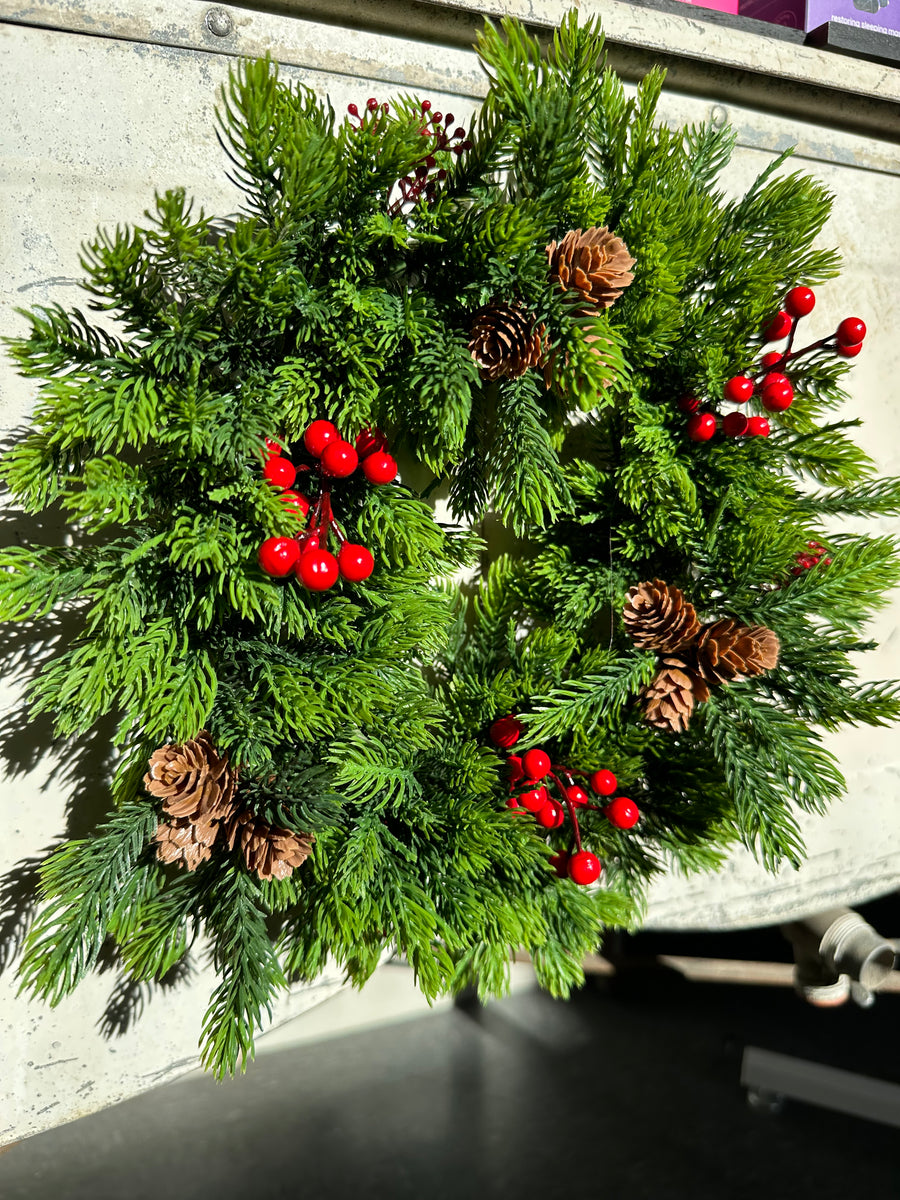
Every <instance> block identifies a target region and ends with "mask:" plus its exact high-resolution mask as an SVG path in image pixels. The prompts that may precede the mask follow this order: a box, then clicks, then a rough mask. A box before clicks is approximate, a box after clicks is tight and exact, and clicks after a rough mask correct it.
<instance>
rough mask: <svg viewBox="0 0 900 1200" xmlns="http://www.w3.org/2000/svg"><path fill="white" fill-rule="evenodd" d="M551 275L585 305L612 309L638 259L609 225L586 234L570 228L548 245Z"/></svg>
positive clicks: (628, 281) (628, 282) (595, 228)
mask: <svg viewBox="0 0 900 1200" xmlns="http://www.w3.org/2000/svg"><path fill="white" fill-rule="evenodd" d="M547 259H548V261H549V263H550V278H551V279H552V280H553V281H554V282H555V283H558V284H559V285H560V287H562V288H564V289H565V290H566V291H569V290H572V291H576V292H578V293H579V294H580V295H581V298H582V300H583V301H584V302H585V304H598V305H599V306H600V307H601V308H609V307H610V305H611V304H614V303H615V301H616V300H618V298H619V297H620V296H621V295H622V291H623V289H624V288H627V287H628V285H629V284H630V283H631V281H632V280H633V279H634V275H633V274H632V273H631V267H633V266H634V264H635V262H636V259H633V258H632V257H631V255H630V254H629V253H628V247H627V246H626V245H625V243H624V242H623V241H622V239H621V238H618V237H616V236H615V234H613V233H610V232H609V230H608V229H607V228H606V226H602V227H601V228H597V226H593V227H592V228H591V229H586V230H585V231H584V233H582V232H581V230H580V229H570V230H569V232H568V233H567V234H566V236H565V237H564V238H563V240H562V241H561V242H559V243H558V244H557V243H556V242H551V243H550V245H549V246H548V247H547Z"/></svg>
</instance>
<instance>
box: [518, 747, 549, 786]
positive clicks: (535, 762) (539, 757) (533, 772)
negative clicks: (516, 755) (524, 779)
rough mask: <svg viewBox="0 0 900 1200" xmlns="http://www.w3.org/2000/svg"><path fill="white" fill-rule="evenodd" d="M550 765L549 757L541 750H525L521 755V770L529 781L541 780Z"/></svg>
mask: <svg viewBox="0 0 900 1200" xmlns="http://www.w3.org/2000/svg"><path fill="white" fill-rule="evenodd" d="M551 765H552V764H551V762H550V755H549V754H545V753H544V751H543V750H526V751H525V753H524V754H523V755H522V769H523V770H524V772H525V774H526V775H527V776H528V778H529V779H543V778H544V776H545V775H546V774H547V772H548V771H549V770H550V767H551Z"/></svg>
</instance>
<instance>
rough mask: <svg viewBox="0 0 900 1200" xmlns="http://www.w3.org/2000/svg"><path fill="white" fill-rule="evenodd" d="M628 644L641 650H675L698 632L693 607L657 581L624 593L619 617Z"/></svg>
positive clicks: (675, 590)
mask: <svg viewBox="0 0 900 1200" xmlns="http://www.w3.org/2000/svg"><path fill="white" fill-rule="evenodd" d="M622 616H623V619H624V621H625V628H626V629H627V630H628V632H629V634H630V635H631V640H632V641H633V642H634V644H635V645H636V646H639V647H640V649H641V650H677V649H679V647H684V646H685V645H686V644H687V643H688V642H690V641H691V640H692V639H693V638H695V637H696V636H697V634H698V633H699V632H700V622H699V621H698V619H697V613H696V612H695V611H694V606H693V604H691V603H690V602H689V601H687V600H685V598H684V594H683V593H682V592H681V590H680V589H679V588H677V587H670V586H669V584H667V583H663V581H662V580H661V579H654V580H652V582H651V581H647V582H646V583H639V584H637V585H636V586H635V587H631V588H629V589H628V599H627V600H626V602H625V610H624V612H623V614H622Z"/></svg>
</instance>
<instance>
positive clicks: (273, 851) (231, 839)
mask: <svg viewBox="0 0 900 1200" xmlns="http://www.w3.org/2000/svg"><path fill="white" fill-rule="evenodd" d="M226 832H227V836H228V847H229V849H231V850H233V849H234V847H235V846H237V847H238V849H239V850H240V851H241V853H242V854H243V856H244V862H245V863H246V864H247V870H248V871H255V872H256V873H257V875H258V876H259V877H260V879H273V878H274V879H287V877H288V876H289V875H291V874H292V873H293V870H294V868H295V867H299V866H300V865H301V864H302V863H304V862H305V861H306V859H307V858H309V855H310V853H311V852H312V848H313V842H314V841H315V835H314V834H311V833H291V831H290V830H288V829H281V828H279V827H278V826H277V825H270V824H269V823H268V821H264V820H263V819H262V817H257V816H254V814H253V813H252V812H250V811H249V810H248V809H244V810H243V811H242V812H238V813H235V815H234V816H233V817H232V818H231V820H230V821H229V822H228V826H227V831H226Z"/></svg>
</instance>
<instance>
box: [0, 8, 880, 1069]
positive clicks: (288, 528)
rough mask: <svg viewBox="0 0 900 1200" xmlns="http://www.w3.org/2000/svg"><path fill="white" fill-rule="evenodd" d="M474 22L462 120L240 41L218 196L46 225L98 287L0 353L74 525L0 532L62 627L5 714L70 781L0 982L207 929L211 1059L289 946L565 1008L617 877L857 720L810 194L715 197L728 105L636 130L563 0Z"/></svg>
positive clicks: (763, 846)
mask: <svg viewBox="0 0 900 1200" xmlns="http://www.w3.org/2000/svg"><path fill="white" fill-rule="evenodd" d="M478 51H479V54H480V58H481V62H482V64H483V66H484V70H485V71H486V73H487V76H488V80H489V90H488V94H487V98H486V100H485V101H484V104H483V105H482V107H481V109H480V111H479V112H478V114H477V116H476V117H475V118H474V119H473V120H472V121H471V122H461V121H459V120H458V118H457V117H455V116H454V115H453V114H452V113H444V112H440V111H435V108H434V106H433V105H432V104H431V103H429V101H428V100H427V99H422V98H420V97H413V96H400V97H395V98H392V99H391V100H390V102H387V101H385V102H380V101H378V100H377V98H374V97H373V98H371V99H369V100H368V101H367V102H366V103H365V104H360V105H350V107H349V111H348V112H347V113H346V114H336V113H335V112H334V111H333V110H332V108H331V107H330V105H329V104H328V103H327V102H323V101H322V100H320V99H319V98H318V97H317V96H315V95H314V94H313V93H312V92H310V91H309V90H307V89H306V88H304V87H302V86H300V85H297V84H289V83H286V82H283V81H281V80H280V79H279V77H278V72H277V68H276V67H275V65H273V63H271V62H269V61H258V62H245V63H243V64H241V65H240V67H239V68H237V69H236V70H234V71H233V72H232V74H231V76H230V79H229V82H228V84H227V85H226V87H225V88H224V89H223V92H222V95H221V104H220V107H219V136H220V140H221V143H222V146H223V148H224V151H225V154H226V155H227V158H228V160H229V163H230V177H231V179H232V180H233V182H234V183H235V184H236V185H237V186H238V188H239V189H240V192H241V194H242V205H243V207H242V209H241V211H240V212H239V213H238V214H237V215H235V216H232V217H229V218H227V219H217V218H214V217H211V216H209V215H207V214H206V213H205V212H203V211H202V210H199V209H196V208H194V207H193V205H192V203H191V201H190V200H189V199H188V197H187V196H186V195H185V193H184V192H183V191H170V192H166V193H165V194H164V195H159V196H157V197H156V201H155V205H154V207H153V209H152V210H151V211H150V212H148V214H147V221H146V223H145V224H144V225H142V226H140V227H137V226H136V227H131V226H119V227H117V228H116V230H114V231H109V230H108V231H101V232H99V233H98V234H97V236H96V237H95V238H94V240H93V241H91V242H90V243H88V244H87V245H86V246H85V248H84V253H83V267H84V273H85V283H84V286H85V288H86V290H87V292H88V294H89V296H90V301H89V305H88V307H89V308H90V309H91V310H92V311H93V312H94V313H95V314H102V315H100V316H97V317H92V316H89V315H85V314H84V313H82V312H81V311H78V310H74V309H73V310H64V309H62V308H60V307H49V308H43V309H40V310H37V311H34V312H31V313H29V314H28V318H29V322H30V326H29V332H28V333H27V335H25V336H23V337H21V338H18V339H15V340H12V341H11V342H10V345H11V348H12V353H13V354H14V356H15V359H16V361H17V364H18V368H19V370H20V371H21V373H22V374H23V375H25V376H26V377H28V378H30V379H33V380H34V382H35V388H36V407H35V411H34V417H33V424H32V426H31V428H30V429H28V430H26V431H23V432H22V434H21V436H19V437H17V439H16V440H15V442H14V444H13V445H12V446H11V448H10V449H9V451H8V453H7V454H6V457H5V460H4V465H3V475H4V477H5V480H6V483H7V485H8V488H9V490H10V492H11V493H12V496H13V497H14V499H15V501H16V502H17V503H18V505H19V506H20V507H21V508H22V509H23V510H24V511H26V512H28V513H31V514H39V513H46V512H48V510H52V511H53V512H55V513H59V514H61V515H62V517H63V518H64V519H65V521H66V522H68V524H69V527H70V530H71V534H72V536H70V537H67V538H66V539H65V540H64V542H63V544H60V545H52V546H51V545H47V546H42V545H31V544H29V545H20V546H13V547H11V548H7V549H5V550H4V551H3V552H2V557H0V566H2V573H0V618H2V619H4V620H8V621H14V620H15V621H29V620H32V621H34V620H43V619H51V618H52V619H59V620H61V621H63V624H64V626H65V628H67V629H71V630H73V632H72V635H71V636H69V637H66V638H64V639H61V640H59V641H57V642H55V643H54V645H53V649H52V652H51V653H50V654H49V656H48V657H47V659H46V661H44V662H43V663H42V664H41V669H40V671H39V672H38V673H37V677H36V679H35V681H34V683H33V686H32V690H31V703H32V712H33V713H35V714H39V713H42V712H47V713H50V714H52V716H53V719H54V721H55V729H56V733H57V735H58V737H59V738H61V739H70V738H71V739H79V738H83V737H84V736H85V735H87V734H89V733H91V732H92V731H93V732H94V733H95V734H96V731H97V730H98V728H99V729H102V730H106V729H109V730H111V733H110V738H109V748H110V755H111V764H112V765H111V770H110V788H111V802H110V805H109V811H108V815H107V816H106V817H105V818H104V819H103V820H102V821H101V822H100V823H99V824H98V826H97V827H96V828H95V829H94V831H93V832H92V833H91V835H90V836H88V837H86V838H78V839H74V840H69V841H67V842H65V843H64V844H63V845H61V846H60V847H59V848H58V849H56V850H55V851H54V852H53V853H52V854H50V856H49V857H48V859H47V860H46V862H45V863H44V865H43V868H42V871H41V893H42V898H43V904H42V908H41V910H40V912H39V913H38V915H37V916H36V918H35V920H34V922H33V925H32V927H31V930H30V932H29V934H28V937H27V940H26V944H25V948H24V955H23V959H22V963H21V968H20V970H21V974H22V978H23V981H24V985H25V986H26V988H28V989H30V991H31V992H32V993H33V994H35V995H36V996H39V997H42V998H44V999H47V1000H49V1001H50V1002H51V1003H55V1002H57V1001H59V1000H60V999H61V998H62V997H63V996H64V995H66V994H67V993H68V992H69V991H70V990H71V989H72V988H74V987H75V986H76V984H77V983H78V981H79V980H80V979H81V978H82V977H83V976H84V975H85V973H86V972H88V971H89V970H91V968H92V967H93V966H94V965H95V963H96V962H97V959H98V955H100V953H101V949H102V948H103V947H104V945H105V943H107V942H108V940H109V939H112V942H113V943H114V944H115V947H116V950H117V953H118V955H119V958H120V960H121V963H122V964H123V967H124V969H125V970H126V971H127V972H128V974H129V976H130V977H131V978H132V979H133V980H136V981H144V980H152V979H159V978H162V977H164V976H166V975H167V974H168V973H170V972H172V971H173V970H174V969H175V968H176V967H177V966H178V965H179V964H180V963H182V962H183V961H184V960H185V958H186V956H187V955H189V954H190V953H191V952H192V948H194V949H196V948H197V947H205V952H206V953H208V954H209V955H210V956H211V959H212V961H213V962H214V964H215V967H216V970H217V972H218V980H219V982H218V985H217V987H216V989H215V992H214V993H213V996H212V998H211V1002H210V1007H209V1011H208V1013H207V1017H206V1021H205V1025H204V1030H203V1034H202V1047H203V1048H202V1053H203V1060H204V1062H205V1064H206V1065H207V1066H208V1067H209V1068H211V1069H212V1070H213V1071H214V1072H216V1073H217V1074H223V1073H227V1072H230V1071H233V1070H234V1069H235V1068H236V1067H237V1066H238V1064H242V1063H243V1062H245V1060H246V1058H247V1056H248V1055H249V1054H251V1053H252V1048H253V1036H254V1033H255V1031H256V1030H257V1029H258V1028H259V1027H260V1025H261V1022H262V1020H263V1015H264V1013H265V1011H266V1009H267V1007H268V1006H269V1005H270V1003H271V1000H272V998H273V996H274V995H275V994H276V993H277V992H278V991H279V990H280V989H283V988H285V987H287V986H288V985H289V983H290V982H291V981H293V980H303V979H312V978H314V977H316V976H317V975H318V974H319V973H320V972H321V971H322V970H323V968H324V967H325V965H326V961H328V960H329V959H333V960H336V961H337V962H338V963H339V964H340V965H341V966H342V968H343V969H344V970H345V971H346V973H347V975H348V977H349V978H350V979H352V980H353V981H354V982H356V983H361V982H362V981H364V980H365V979H366V978H367V977H368V976H369V975H370V974H371V972H372V971H373V970H374V968H375V967H376V965H377V964H378V963H379V961H380V959H381V958H382V956H383V954H384V952H385V951H386V949H388V948H390V947H395V948H396V949H397V950H399V951H400V952H401V953H402V954H403V955H405V956H406V957H407V959H408V960H409V962H410V963H411V965H412V967H413V968H414V970H415V974H416V977H417V980H418V984H419V986H420V987H421V988H422V989H423V990H424V991H425V993H427V995H428V996H430V997H433V996H436V995H438V994H439V993H442V992H445V991H447V990H454V989H460V988H462V987H464V986H467V985H469V984H471V983H473V982H474V983H476V984H477V987H478V989H479V992H480V994H481V995H482V996H488V995H493V994H497V993H499V992H501V991H502V990H503V988H504V986H505V983H506V979H507V973H508V965H509V961H510V957H511V950H515V949H516V948H524V949H525V950H526V951H527V952H528V954H529V955H530V956H531V958H532V959H533V961H534V965H535V969H536V972H537V976H538V979H539V981H540V983H541V984H542V986H544V987H545V988H547V989H549V990H550V991H551V992H552V993H553V994H554V995H559V996H564V995H566V994H567V993H568V992H569V990H570V989H571V988H572V987H573V986H576V985H578V984H579V982H581V980H582V968H581V962H582V960H583V958H584V956H585V954H587V953H588V952H590V951H591V950H593V949H594V948H595V946H596V944H597V942H598V939H599V937H600V936H601V933H602V930H603V929H604V928H605V927H609V926H628V925H633V924H635V923H637V922H638V921H639V919H640V914H641V906H642V895H643V891H644V888H645V885H646V883H647V881H648V880H649V879H650V877H652V876H653V875H654V874H655V873H657V872H659V871H661V870H663V869H668V868H670V867H673V866H676V867H679V868H681V869H684V870H689V871H696V870H706V869H710V868H714V867H716V866H717V865H718V864H719V863H721V862H722V860H723V858H724V857H725V856H726V855H727V854H728V852H729V850H730V849H731V848H732V846H733V845H734V844H736V843H739V842H743V843H745V844H746V845H748V846H751V847H753V848H754V849H755V850H756V851H757V853H758V854H759V856H760V858H761V859H762V861H763V862H764V863H765V865H766V866H768V867H774V866H776V865H777V864H778V863H780V862H782V861H784V860H788V861H790V862H792V863H794V864H797V863H798V862H799V861H800V859H801V857H802V846H801V842H800V837H799V833H798V826H797V821H796V811H797V809H798V808H799V809H804V810H815V811H820V810H822V809H824V808H825V807H826V806H827V805H828V804H829V802H831V801H832V800H834V799H836V798H838V797H839V796H840V795H841V792H842V789H843V781H842V778H841V774H840V771H839V769H838V766H837V764H836V762H835V759H834V758H833V756H832V755H831V754H830V753H829V751H828V750H827V749H826V748H825V747H824V746H823V745H822V742H821V739H820V731H821V730H826V731H827V730H832V729H834V728H835V727H836V726H837V725H839V724H840V723H842V722H847V721H849V722H860V721H863V722H868V723H870V724H876V725H877V724H884V723H886V722H889V721H891V720H894V719H895V718H896V717H897V715H898V712H900V706H898V701H897V695H896V687H895V685H893V684H871V683H867V684H860V683H858V682H857V681H856V676H855V669H854V666H853V665H852V663H851V659H850V656H851V654H855V652H857V651H859V650H864V649H869V648H871V646H870V643H866V642H865V641H863V640H861V634H860V627H861V626H862V625H863V624H864V622H865V621H866V619H867V618H868V616H869V614H870V613H871V611H872V610H873V608H875V607H876V606H877V605H879V604H880V603H882V602H883V599H884V596H885V594H886V592H887V591H888V590H889V589H891V588H892V587H894V586H895V585H896V583H897V580H898V575H900V569H898V568H900V558H898V552H897V547H896V546H895V544H894V542H893V541H892V540H891V539H890V538H887V537H883V536H879V537H870V536H863V535H858V534H852V533H848V532H828V531H826V529H825V528H824V527H823V522H824V521H825V520H826V519H827V518H829V517H832V516H837V515H849V516H850V517H854V516H869V515H878V514H889V513H896V512H897V511H898V509H900V481H898V480H894V479H890V480H885V479H880V478H877V477H875V475H874V469H873V465H872V463H871V462H870V461H869V460H868V459H867V458H866V456H865V455H864V454H863V453H862V451H861V450H860V449H859V448H858V447H857V446H856V445H855V444H854V443H853V441H852V440H851V439H850V437H849V436H848V430H849V428H850V427H851V426H852V425H854V424H855V422H852V421H846V420H841V419H836V418H834V416H833V414H834V410H835V409H837V408H838V407H839V406H840V404H841V402H842V400H843V398H844V396H843V393H842V391H841V381H842V378H843V376H844V374H845V373H846V371H847V370H848V369H849V362H848V360H849V359H850V358H852V357H853V356H855V355H856V354H857V353H858V352H859V350H860V349H861V347H862V344H863V339H864V336H865V326H864V324H863V322H862V320H860V319H858V318H855V317H848V318H846V319H845V320H843V321H842V322H841V324H840V325H839V326H838V328H837V330H836V332H835V333H833V334H830V335H828V336H825V337H818V338H817V337H816V336H815V335H814V334H813V335H811V340H809V341H808V343H807V344H805V345H802V346H801V345H800V344H799V343H800V341H803V340H804V339H802V338H798V337H797V334H798V328H800V327H801V322H803V321H805V320H807V319H809V321H811V322H815V315H814V312H813V310H814V305H815V294H814V292H813V290H812V286H815V285H817V284H818V283H820V282H822V281H824V280H826V279H828V278H831V277H833V276H835V275H836V273H837V266H838V259H837V256H836V254H835V253H833V252H831V251H829V250H823V249H820V248H817V246H816V244H815V242H816V237H817V235H818V234H819V232H820V230H821V229H822V227H823V225H824V222H825V220H826V218H827V215H828V211H829V204H830V197H829V195H828V194H827V192H826V191H825V189H824V188H823V187H822V185H821V184H819V183H818V182H816V181H815V180H813V179H811V178H810V177H808V176H804V175H802V174H785V173H782V172H781V170H780V168H781V167H782V165H783V163H784V161H785V158H786V157H787V156H786V155H782V156H780V157H779V158H777V159H775V160H774V161H773V162H772V163H771V165H770V166H768V167H767V169H766V170H765V171H764V172H763V174H762V175H761V176H760V177H759V179H757V181H756V182H755V183H754V184H753V186H752V187H751V188H750V190H749V191H748V192H747V193H746V194H745V195H743V196H741V197H739V198H737V199H726V198H725V196H724V195H723V193H722V192H720V191H718V190H717V183H716V181H717V179H718V176H719V174H720V172H721V171H722V169H723V168H724V167H725V166H726V164H727V163H728V161H729V157H730V155H731V153H732V149H733V147H734V142H735V135H734V133H733V132H732V131H731V130H730V129H729V128H727V127H726V128H715V127H713V126H710V125H700V126H691V127H690V128H685V129H671V128H669V127H667V126H666V125H663V124H660V123H657V122H656V121H655V113H656V108H657V103H658V100H659V97H660V91H661V88H662V85H663V74H662V72H659V71H651V72H650V74H649V75H647V76H646V77H645V78H644V79H643V80H642V82H641V83H640V85H639V86H638V88H637V90H636V92H635V93H634V94H633V95H630V94H628V93H626V90H625V88H624V87H623V85H622V83H621V82H620V80H619V79H618V78H617V77H616V75H615V74H614V73H613V72H612V71H610V70H608V69H605V67H604V61H603V42H602V37H601V35H600V32H599V29H598V27H597V26H596V25H595V24H594V23H593V22H587V23H581V24H579V22H578V20H577V18H576V16H575V15H574V14H573V15H570V16H569V17H567V18H566V20H565V21H564V22H563V24H562V25H561V26H560V28H559V29H558V30H557V31H556V32H555V34H554V36H553V38H552V41H551V43H550V44H549V46H542V45H541V44H540V43H539V41H538V40H537V39H535V38H533V37H532V36H530V35H529V34H528V33H527V32H526V31H525V29H524V28H523V27H522V26H521V25H520V24H517V23H516V22H514V21H504V22H502V25H501V27H500V28H499V29H498V28H495V27H494V26H492V25H490V24H488V25H487V26H486V27H485V29H484V31H483V33H482V34H481V36H480V39H479V42H478ZM104 736H105V735H104Z"/></svg>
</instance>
